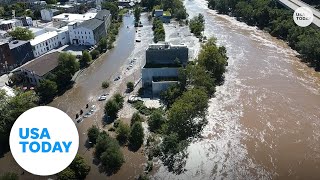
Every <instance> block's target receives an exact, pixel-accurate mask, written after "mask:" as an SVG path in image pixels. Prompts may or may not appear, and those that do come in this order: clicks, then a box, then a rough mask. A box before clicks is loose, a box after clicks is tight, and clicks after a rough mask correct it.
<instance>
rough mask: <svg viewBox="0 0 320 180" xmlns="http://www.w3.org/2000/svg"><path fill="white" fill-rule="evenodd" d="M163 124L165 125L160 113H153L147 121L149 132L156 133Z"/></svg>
mask: <svg viewBox="0 0 320 180" xmlns="http://www.w3.org/2000/svg"><path fill="white" fill-rule="evenodd" d="M164 123H166V119H165V118H164V117H163V116H162V113H161V111H153V112H152V114H151V116H150V117H149V119H148V125H149V130H150V131H151V132H158V131H159V130H160V129H161V126H162V125H163V124H164Z"/></svg>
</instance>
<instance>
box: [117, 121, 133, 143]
mask: <svg viewBox="0 0 320 180" xmlns="http://www.w3.org/2000/svg"><path fill="white" fill-rule="evenodd" d="M116 132H117V140H118V141H119V143H120V144H126V143H127V141H128V138H129V135H130V127H129V126H128V125H127V124H125V123H123V122H122V121H120V122H119V125H118V127H117V129H116Z"/></svg>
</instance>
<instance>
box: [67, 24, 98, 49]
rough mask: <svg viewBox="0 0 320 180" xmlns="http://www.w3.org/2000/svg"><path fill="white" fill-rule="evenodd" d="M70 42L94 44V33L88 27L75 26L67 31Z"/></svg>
mask: <svg viewBox="0 0 320 180" xmlns="http://www.w3.org/2000/svg"><path fill="white" fill-rule="evenodd" d="M69 35H70V43H71V44H75V45H95V44H96V43H97V42H96V41H95V38H94V33H93V31H92V30H90V29H86V28H82V27H79V28H76V29H73V30H70V31H69Z"/></svg>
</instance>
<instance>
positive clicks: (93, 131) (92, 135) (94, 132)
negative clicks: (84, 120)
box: [87, 126, 100, 144]
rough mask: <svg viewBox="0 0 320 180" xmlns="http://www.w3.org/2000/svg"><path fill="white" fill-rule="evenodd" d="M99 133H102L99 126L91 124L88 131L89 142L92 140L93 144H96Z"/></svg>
mask: <svg viewBox="0 0 320 180" xmlns="http://www.w3.org/2000/svg"><path fill="white" fill-rule="evenodd" d="M99 134H100V131H99V129H98V128H97V126H91V127H90V128H89V129H88V133H87V135H88V140H89V142H91V143H92V144H96V142H97V138H98V136H99Z"/></svg>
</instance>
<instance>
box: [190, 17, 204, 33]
mask: <svg viewBox="0 0 320 180" xmlns="http://www.w3.org/2000/svg"><path fill="white" fill-rule="evenodd" d="M189 28H190V31H191V33H193V34H194V35H195V36H197V37H200V36H201V34H202V32H203V31H204V17H203V15H202V14H199V15H198V16H196V17H193V18H192V19H191V20H190V23H189Z"/></svg>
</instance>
